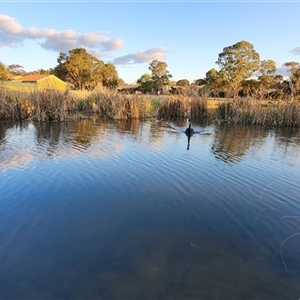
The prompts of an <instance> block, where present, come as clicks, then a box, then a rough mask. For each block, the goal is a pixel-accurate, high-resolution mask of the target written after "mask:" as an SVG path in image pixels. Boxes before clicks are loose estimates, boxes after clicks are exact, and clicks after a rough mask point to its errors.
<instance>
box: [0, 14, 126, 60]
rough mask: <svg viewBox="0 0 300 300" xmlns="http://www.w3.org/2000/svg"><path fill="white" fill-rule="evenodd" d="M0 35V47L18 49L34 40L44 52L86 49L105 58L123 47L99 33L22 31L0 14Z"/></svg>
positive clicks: (50, 30)
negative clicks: (24, 43)
mask: <svg viewBox="0 0 300 300" xmlns="http://www.w3.org/2000/svg"><path fill="white" fill-rule="evenodd" d="M0 33H1V34H0V47H4V46H6V47H19V46H21V45H22V43H23V41H25V40H32V39H36V40H41V41H40V45H41V47H42V48H44V49H46V50H52V51H57V52H65V53H67V52H68V51H69V50H71V49H74V48H88V49H90V50H92V51H93V52H94V53H98V55H102V56H106V55H108V53H109V52H110V51H115V50H119V49H121V48H122V47H123V46H124V41H123V40H122V39H120V38H117V39H109V38H108V37H106V36H104V35H103V34H101V33H99V32H90V33H80V32H75V31H73V30H70V29H68V30H64V31H57V30H54V29H47V28H46V29H38V28H35V27H30V28H27V29H23V28H22V26H21V25H20V24H19V23H18V22H17V21H16V20H15V19H13V18H11V17H9V16H7V15H1V14H0ZM107 52H108V53H107Z"/></svg>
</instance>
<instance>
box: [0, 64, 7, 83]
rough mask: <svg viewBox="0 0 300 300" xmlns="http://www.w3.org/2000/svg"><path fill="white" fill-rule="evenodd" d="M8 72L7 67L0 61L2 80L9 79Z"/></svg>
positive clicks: (0, 76)
mask: <svg viewBox="0 0 300 300" xmlns="http://www.w3.org/2000/svg"><path fill="white" fill-rule="evenodd" d="M8 74H9V73H8V70H7V68H6V67H5V65H4V64H3V63H2V62H0V80H7V79H8Z"/></svg>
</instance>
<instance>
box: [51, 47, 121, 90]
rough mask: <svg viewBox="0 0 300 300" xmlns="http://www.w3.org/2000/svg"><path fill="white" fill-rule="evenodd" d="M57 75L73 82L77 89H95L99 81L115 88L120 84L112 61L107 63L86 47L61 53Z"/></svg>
mask: <svg viewBox="0 0 300 300" xmlns="http://www.w3.org/2000/svg"><path fill="white" fill-rule="evenodd" d="M57 62H58V66H56V68H55V69H54V72H55V75H56V76H57V77H59V78H60V79H62V80H65V81H67V82H70V83H71V84H73V86H74V88H75V89H89V90H91V89H93V88H95V87H96V86H97V84H98V83H101V84H102V85H104V86H106V87H109V88H115V87H117V86H118V80H119V78H118V73H117V70H116V68H115V66H114V65H113V64H111V63H108V64H105V63H104V62H103V61H102V60H99V59H98V58H96V57H95V56H93V55H91V54H89V53H87V51H86V50H85V49H84V48H76V49H73V50H70V51H69V56H68V55H66V54H65V53H62V52H61V53H60V54H59V57H58V59H57Z"/></svg>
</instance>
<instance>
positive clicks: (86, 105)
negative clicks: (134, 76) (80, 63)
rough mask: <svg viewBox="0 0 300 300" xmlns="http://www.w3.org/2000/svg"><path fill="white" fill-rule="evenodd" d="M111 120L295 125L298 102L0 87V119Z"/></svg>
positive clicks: (298, 121)
mask: <svg viewBox="0 0 300 300" xmlns="http://www.w3.org/2000/svg"><path fill="white" fill-rule="evenodd" d="M93 113H97V114H99V115H100V116H101V117H105V118H110V119H147V118H159V119H162V118H164V119H170V118H173V119H174V118H182V117H191V118H193V119H199V118H209V119H211V120H214V121H217V122H232V123H243V124H256V125H265V126H299V124H300V104H299V102H298V101H292V100H259V99H256V98H254V97H243V98H236V99H235V100H226V99H213V98H208V97H204V96H200V95H199V96H197V95H190V96H186V95H170V96H162V95H161V96H160V95H124V94H121V93H118V92H117V91H112V90H109V89H105V88H98V89H96V90H94V91H92V92H89V91H66V92H62V91H58V90H51V89H48V90H32V91H28V90H24V91H22V90H19V91H14V90H8V89H6V88H4V87H2V88H0V120H33V121H54V122H62V121H66V120H74V119H76V120H78V119H82V118H88V117H89V116H91V115H92V114H93Z"/></svg>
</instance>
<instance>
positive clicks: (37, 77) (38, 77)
mask: <svg viewBox="0 0 300 300" xmlns="http://www.w3.org/2000/svg"><path fill="white" fill-rule="evenodd" d="M49 76H51V75H45V74H44V75H38V74H34V75H27V76H24V77H23V78H22V79H21V81H22V82H37V81H39V80H41V79H43V78H46V77H49Z"/></svg>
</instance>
